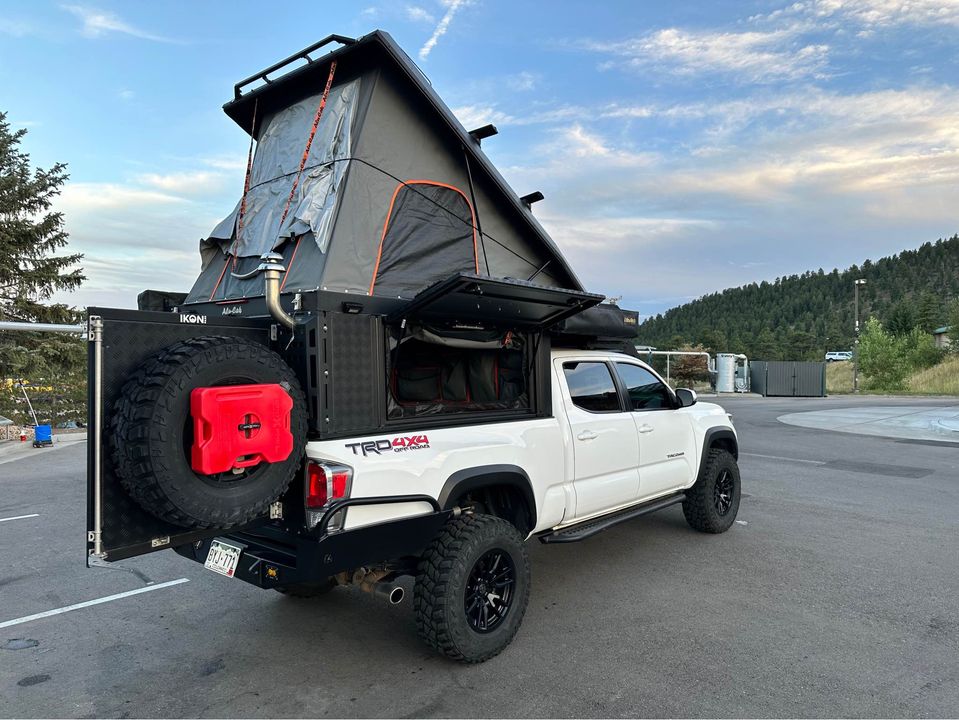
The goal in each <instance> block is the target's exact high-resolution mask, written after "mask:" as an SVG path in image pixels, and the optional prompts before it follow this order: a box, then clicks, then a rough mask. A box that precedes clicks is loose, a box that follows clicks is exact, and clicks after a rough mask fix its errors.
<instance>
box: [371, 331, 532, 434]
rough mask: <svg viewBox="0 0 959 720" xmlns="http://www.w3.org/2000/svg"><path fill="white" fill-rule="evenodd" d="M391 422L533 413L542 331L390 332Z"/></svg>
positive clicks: (389, 402)
mask: <svg viewBox="0 0 959 720" xmlns="http://www.w3.org/2000/svg"><path fill="white" fill-rule="evenodd" d="M386 332H387V347H388V358H387V420H388V421H397V420H406V419H411V418H420V417H426V416H435V415H444V416H447V415H462V416H467V415H475V414H477V413H516V414H532V413H533V412H534V403H533V395H534V387H535V382H534V380H535V366H536V361H535V360H536V352H537V347H536V346H537V344H538V340H539V337H540V334H539V333H522V332H517V331H514V330H501V329H484V328H478V327H473V328H439V327H431V326H425V325H414V326H412V327H409V328H403V327H388V328H387V331H386Z"/></svg>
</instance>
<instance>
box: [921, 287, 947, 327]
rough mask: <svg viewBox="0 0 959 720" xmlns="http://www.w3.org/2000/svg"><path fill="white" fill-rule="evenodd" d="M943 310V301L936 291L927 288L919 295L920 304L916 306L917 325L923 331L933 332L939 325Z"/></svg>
mask: <svg viewBox="0 0 959 720" xmlns="http://www.w3.org/2000/svg"><path fill="white" fill-rule="evenodd" d="M941 312H942V303H941V301H940V300H939V298H938V297H936V295H935V294H934V293H932V292H930V291H928V290H927V291H926V292H924V293H923V294H922V295H921V296H920V297H919V304H918V305H917V307H916V327H918V328H919V329H921V330H922V331H923V332H927V333H931V332H932V331H933V330H935V329H936V328H937V327H939V320H940V319H941V318H940V315H941Z"/></svg>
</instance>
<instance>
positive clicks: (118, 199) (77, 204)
mask: <svg viewBox="0 0 959 720" xmlns="http://www.w3.org/2000/svg"><path fill="white" fill-rule="evenodd" d="M184 202H186V200H185V199H184V198H181V197H177V196H176V195H172V194H170V193H166V192H160V191H157V190H149V189H144V188H140V187H132V186H129V185H122V184H118V183H84V182H72V183H68V184H67V185H66V187H65V188H64V189H63V193H62V194H61V195H60V199H59V201H58V203H57V206H58V209H59V210H63V211H64V212H66V213H68V214H69V213H71V212H76V213H86V212H88V211H90V210H110V209H124V208H131V207H139V206H144V205H150V206H157V205H171V204H176V203H184Z"/></svg>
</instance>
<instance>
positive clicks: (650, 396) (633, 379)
mask: <svg viewBox="0 0 959 720" xmlns="http://www.w3.org/2000/svg"><path fill="white" fill-rule="evenodd" d="M616 372H618V373H619V377H620V379H621V380H622V381H623V385H625V386H626V394H627V397H628V398H629V404H630V407H632V409H633V410H659V409H662V408H672V407H673V396H672V393H670V392H669V388H667V387H666V386H665V385H664V384H663V383H662V381H660V380H659V378H657V377H656V376H655V375H653V374H652V373H651V372H649V370H646V369H645V368H641V367H640V366H639V365H631V364H630V363H616Z"/></svg>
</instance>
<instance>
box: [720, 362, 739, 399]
mask: <svg viewBox="0 0 959 720" xmlns="http://www.w3.org/2000/svg"><path fill="white" fill-rule="evenodd" d="M738 358H739V356H738V355H734V354H732V353H716V392H721V393H724V392H728V393H731V392H736V365H737V362H736V360H737V359H738Z"/></svg>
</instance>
